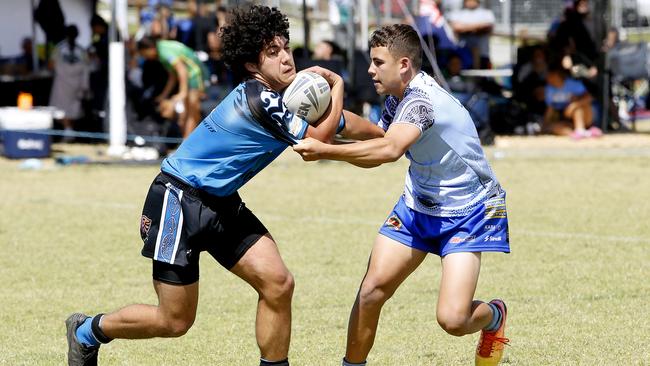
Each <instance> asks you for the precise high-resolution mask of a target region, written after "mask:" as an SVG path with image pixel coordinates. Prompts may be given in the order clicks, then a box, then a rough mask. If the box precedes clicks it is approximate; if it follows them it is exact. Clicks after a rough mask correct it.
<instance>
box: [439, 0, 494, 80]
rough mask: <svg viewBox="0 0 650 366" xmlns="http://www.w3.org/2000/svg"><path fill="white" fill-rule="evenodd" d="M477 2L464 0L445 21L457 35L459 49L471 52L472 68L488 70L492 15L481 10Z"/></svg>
mask: <svg viewBox="0 0 650 366" xmlns="http://www.w3.org/2000/svg"><path fill="white" fill-rule="evenodd" d="M480 5H481V4H480V1H479V0H465V1H464V2H463V8H462V9H461V10H458V11H453V12H451V13H450V14H449V16H448V18H447V20H448V21H449V24H450V25H451V28H452V29H453V30H454V32H456V34H457V35H458V41H459V46H460V47H467V48H469V49H470V50H471V52H472V67H473V68H475V69H479V68H482V69H486V68H490V35H491V34H492V29H493V28H494V22H495V18H494V13H492V10H489V9H485V8H481V7H480Z"/></svg>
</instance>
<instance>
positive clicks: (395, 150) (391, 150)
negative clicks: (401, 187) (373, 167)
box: [384, 144, 404, 163]
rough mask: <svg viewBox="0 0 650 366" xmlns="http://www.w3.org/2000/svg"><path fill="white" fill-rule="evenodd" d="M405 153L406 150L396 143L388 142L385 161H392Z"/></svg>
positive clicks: (385, 149)
mask: <svg viewBox="0 0 650 366" xmlns="http://www.w3.org/2000/svg"><path fill="white" fill-rule="evenodd" d="M402 155H404V150H403V149H401V148H400V147H399V146H396V145H395V144H388V145H386V147H385V148H384V162H386V163H392V162H395V161H397V160H399V158H401V157H402Z"/></svg>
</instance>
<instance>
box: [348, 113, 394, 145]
mask: <svg viewBox="0 0 650 366" xmlns="http://www.w3.org/2000/svg"><path fill="white" fill-rule="evenodd" d="M343 115H345V128H343V131H341V136H343V137H345V138H348V139H353V140H370V139H374V138H377V137H383V136H384V130H383V129H382V128H381V127H379V126H377V125H376V124H374V123H372V122H370V121H368V120H367V119H365V118H363V117H361V116H359V115H357V114H354V113H352V112H350V111H346V110H343Z"/></svg>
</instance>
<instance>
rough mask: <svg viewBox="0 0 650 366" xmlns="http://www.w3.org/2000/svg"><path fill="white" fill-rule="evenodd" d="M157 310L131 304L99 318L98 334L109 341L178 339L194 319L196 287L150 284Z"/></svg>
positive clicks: (197, 287) (154, 282) (196, 284)
mask: <svg viewBox="0 0 650 366" xmlns="http://www.w3.org/2000/svg"><path fill="white" fill-rule="evenodd" d="M153 285H154V288H155V290H156V293H157V294H158V306H155V305H143V304H135V305H129V306H126V307H123V308H122V309H120V310H118V311H115V312H113V313H110V314H106V315H104V317H103V318H102V323H101V326H102V331H103V332H104V334H106V336H108V337H110V338H125V339H141V338H153V337H180V336H182V335H183V334H185V333H187V331H188V330H189V329H190V327H191V326H192V324H194V319H195V317H196V307H197V304H198V299H199V283H198V282H195V283H193V284H191V285H186V286H179V285H171V284H167V283H164V282H160V281H156V280H154V281H153Z"/></svg>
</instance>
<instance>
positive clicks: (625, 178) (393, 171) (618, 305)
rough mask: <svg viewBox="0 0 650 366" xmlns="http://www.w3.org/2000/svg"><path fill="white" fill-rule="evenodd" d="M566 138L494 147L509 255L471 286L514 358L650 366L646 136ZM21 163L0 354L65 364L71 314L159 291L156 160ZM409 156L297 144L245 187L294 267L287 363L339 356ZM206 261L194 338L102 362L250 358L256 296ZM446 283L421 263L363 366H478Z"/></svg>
mask: <svg viewBox="0 0 650 366" xmlns="http://www.w3.org/2000/svg"><path fill="white" fill-rule="evenodd" d="M606 139H610V137H606V138H605V139H604V140H606ZM612 139H613V138H612ZM527 141H528V142H530V143H531V144H530V145H529V143H528V142H527ZM557 141H560V140H554V139H550V138H549V139H542V140H536V141H535V142H533V140H526V139H524V140H500V141H499V142H500V143H499V144H498V145H497V147H492V148H489V149H487V155H488V156H489V158H490V161H491V163H492V166H493V168H494V170H495V172H496V174H497V176H498V177H499V179H500V181H501V182H502V184H503V186H504V187H505V188H506V190H507V191H508V209H509V216H510V225H511V226H510V236H511V246H512V250H513V252H512V253H511V254H509V255H505V254H487V255H485V256H484V257H483V258H484V259H483V268H482V269H483V271H482V273H481V279H480V282H479V289H478V291H477V297H478V298H481V299H486V300H489V299H491V298H492V297H497V296H498V297H502V298H504V299H505V300H506V301H507V302H508V307H509V324H508V332H507V336H508V337H509V338H510V339H511V347H508V349H507V354H506V357H505V360H504V364H506V365H649V364H650V347H648V339H649V338H650V305H649V304H650V225H649V219H650V139H649V136H641V140H640V142H639V140H638V139H637V140H635V143H634V144H629V143H628V142H627V140H625V139H624V138H622V139H620V140H610V141H614V143H609V144H607V143H605V144H596V143H591V142H585V143H584V144H582V142H581V143H578V144H576V143H571V144H569V143H568V142H561V143H559V144H558V143H556V142H557ZM562 141H564V140H562ZM57 148H58V149H63V148H64V147H62V146H58V147H57ZM87 149H88V150H89V151H90V152H92V151H94V150H95V149H97V147H87ZM18 165H19V162H16V161H8V160H4V159H0V171H1V172H2V173H1V175H0V176H1V177H2V179H0V194H1V196H2V200H1V201H0V253H2V254H1V255H0V279H1V284H0V306H1V310H0V364H1V365H62V364H64V363H65V361H64V360H65V352H66V341H65V327H64V324H63V321H64V319H65V318H66V317H67V315H68V314H70V313H71V312H74V311H83V312H86V313H90V314H93V313H97V312H105V311H110V310H113V309H115V308H117V307H120V306H123V305H126V304H130V303H136V302H144V303H154V302H155V296H154V292H153V289H152V287H151V269H150V262H149V261H148V260H146V259H144V258H143V257H141V256H140V253H139V252H140V249H141V241H140V239H139V233H138V225H139V218H140V210H141V208H142V203H143V200H144V197H145V194H146V192H147V189H148V186H149V183H150V181H151V179H152V178H153V177H154V176H155V174H156V172H157V170H158V167H157V166H144V167H123V166H122V167H120V166H96V165H86V166H70V167H61V168H60V167H55V166H54V165H53V164H52V162H51V161H48V162H46V165H45V167H44V169H41V170H38V171H23V170H19V169H18ZM406 167H407V162H406V161H405V160H401V161H399V162H397V163H394V164H390V165H385V166H382V167H380V168H377V169H371V170H362V169H359V168H355V167H353V166H349V165H345V164H343V163H335V162H329V163H311V164H305V163H303V162H302V161H301V160H300V159H299V158H298V157H297V155H295V154H293V153H292V152H290V151H288V152H287V153H285V154H284V155H282V156H281V157H280V159H278V161H276V162H275V163H273V165H271V166H270V167H269V168H268V169H266V170H265V171H263V172H262V173H261V174H260V175H258V176H257V177H255V178H254V179H253V180H252V181H251V182H250V183H249V184H248V185H247V186H246V187H245V188H244V189H243V190H242V191H241V194H242V197H243V198H244V200H245V201H246V202H247V205H248V206H249V207H250V208H251V209H252V210H253V211H254V212H255V213H256V214H257V215H258V217H260V219H261V220H262V221H263V222H264V223H265V224H266V225H267V227H268V228H269V229H270V230H271V233H272V234H273V235H274V237H275V238H276V240H277V242H278V243H279V246H280V250H281V252H282V254H283V257H284V259H285V261H286V262H287V264H288V266H289V268H290V269H291V270H292V272H293V273H294V275H295V279H296V291H295V296H294V306H293V311H294V323H293V336H292V344H291V353H290V359H291V361H292V364H293V365H339V364H340V358H341V357H342V355H343V351H344V344H345V334H346V325H347V318H348V312H349V309H350V306H351V304H352V302H353V299H354V296H355V293H356V289H357V286H358V284H359V282H360V280H361V278H362V275H363V273H364V270H365V265H366V261H367V256H368V253H369V250H370V247H371V244H372V241H373V238H374V236H375V233H376V231H377V229H378V227H379V225H380V224H381V223H382V222H383V220H384V218H385V216H386V215H387V214H388V212H389V210H390V209H391V208H392V206H393V204H394V202H395V200H396V199H397V197H398V196H399V194H400V193H401V189H402V187H403V180H404V172H405V170H406ZM201 266H202V267H201V278H202V282H201V283H202V287H201V295H200V300H199V301H200V303H199V310H198V316H197V320H196V323H195V325H194V327H193V328H192V329H191V330H190V331H189V333H188V334H187V335H185V336H184V337H182V338H180V339H154V340H146V341H120V340H118V341H115V342H113V343H111V344H110V345H108V346H106V347H103V348H102V350H101V352H100V364H103V365H256V364H257V362H258V351H257V347H256V344H255V339H254V328H253V322H254V315H255V305H256V295H255V293H254V292H253V291H252V290H251V289H250V288H249V287H247V285H245V284H244V283H243V282H242V281H240V280H238V279H237V278H235V276H233V275H231V274H230V273H228V272H227V271H225V270H223V269H222V268H221V267H219V266H218V265H217V264H216V262H214V261H213V260H212V259H211V258H210V257H209V256H207V255H205V256H203V258H202V261H201ZM439 277H440V263H439V260H438V259H437V258H435V257H430V258H428V260H426V261H425V262H424V263H423V265H422V266H421V267H420V268H419V269H418V270H417V271H416V272H415V273H414V274H413V275H412V276H411V278H409V279H408V280H407V281H406V283H405V284H404V285H403V286H402V287H401V288H400V289H399V290H398V292H397V293H396V295H395V296H394V298H393V299H392V300H391V301H389V303H388V304H387V305H386V306H385V308H384V310H383V314H382V318H381V322H380V328H379V333H378V336H377V340H376V343H375V347H374V349H373V351H372V353H371V355H370V358H369V361H370V362H371V363H370V364H371V365H471V364H473V351H474V347H475V342H476V340H477V335H472V336H466V337H462V338H455V337H452V336H449V335H447V334H445V333H444V332H443V331H442V330H441V329H440V328H439V327H438V325H437V323H436V320H435V303H436V298H437V288H438V282H439Z"/></svg>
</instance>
